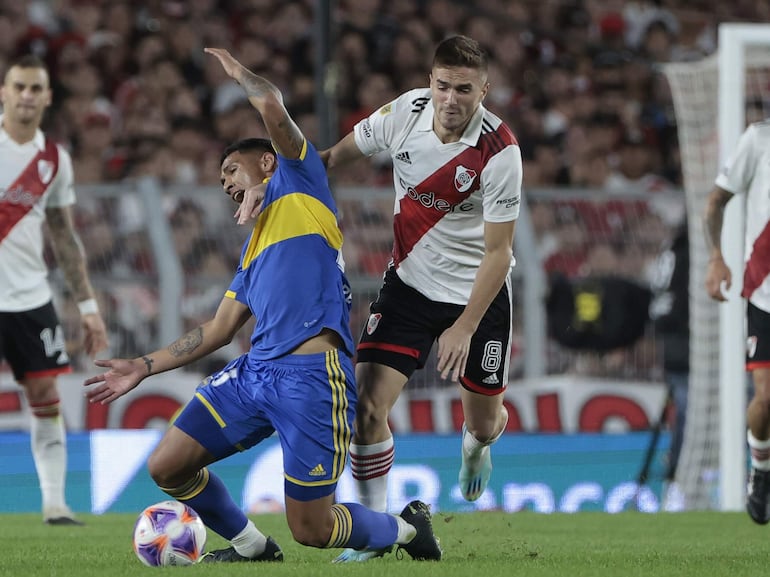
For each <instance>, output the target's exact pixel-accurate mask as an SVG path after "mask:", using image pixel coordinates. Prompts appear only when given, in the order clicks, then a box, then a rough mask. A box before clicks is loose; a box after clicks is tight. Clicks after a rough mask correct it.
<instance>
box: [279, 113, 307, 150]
mask: <svg viewBox="0 0 770 577" xmlns="http://www.w3.org/2000/svg"><path fill="white" fill-rule="evenodd" d="M278 130H280V131H281V132H282V133H283V135H284V137H285V138H283V139H281V144H282V145H283V148H284V149H283V150H281V152H282V153H283V154H284V156H287V157H288V158H295V157H298V156H299V155H300V153H301V152H302V145H303V144H304V143H305V137H304V136H302V133H301V132H300V131H299V129H298V128H297V125H296V124H294V121H293V120H292V119H291V117H289V114H288V113H286V114H284V116H283V118H281V119H280V120H279V121H278Z"/></svg>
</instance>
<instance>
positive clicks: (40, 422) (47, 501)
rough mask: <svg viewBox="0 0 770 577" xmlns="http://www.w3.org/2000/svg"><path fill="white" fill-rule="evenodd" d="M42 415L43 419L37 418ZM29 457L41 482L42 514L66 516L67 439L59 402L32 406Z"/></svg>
mask: <svg viewBox="0 0 770 577" xmlns="http://www.w3.org/2000/svg"><path fill="white" fill-rule="evenodd" d="M40 413H45V416H42V415H40ZM30 433H31V444H32V457H33V459H34V461H35V468H36V469H37V477H38V480H39V482H40V492H41V494H42V498H43V512H44V514H46V515H48V514H49V512H51V513H50V515H51V516H61V515H67V514H69V509H68V508H67V503H66V501H65V500H64V480H65V476H66V471H67V437H66V435H65V433H64V420H63V419H62V417H61V415H60V414H59V403H58V402H57V403H55V405H46V406H45V407H39V408H35V407H32V422H31V428H30Z"/></svg>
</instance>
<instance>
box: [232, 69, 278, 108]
mask: <svg viewBox="0 0 770 577" xmlns="http://www.w3.org/2000/svg"><path fill="white" fill-rule="evenodd" d="M240 83H241V86H243V89H244V90H245V91H246V94H248V95H249V97H254V98H264V97H265V96H267V95H268V94H272V95H274V96H275V97H276V98H278V100H279V101H281V102H282V101H283V97H282V96H281V91H280V90H278V87H277V86H276V85H275V84H273V83H272V82H270V81H269V80H268V79H266V78H262V77H261V76H257V75H256V74H254V73H252V72H249V71H248V70H246V69H244V70H243V72H242V74H241V79H240Z"/></svg>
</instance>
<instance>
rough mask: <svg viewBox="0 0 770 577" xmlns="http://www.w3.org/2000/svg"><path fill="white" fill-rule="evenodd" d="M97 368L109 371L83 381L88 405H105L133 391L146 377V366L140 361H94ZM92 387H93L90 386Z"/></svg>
mask: <svg viewBox="0 0 770 577" xmlns="http://www.w3.org/2000/svg"><path fill="white" fill-rule="evenodd" d="M94 364H95V365H96V366H97V367H107V368H109V370H108V371H107V372H106V373H102V374H101V375H96V376H95V377H91V378H90V379H86V380H85V381H83V386H84V387H91V388H90V389H88V390H86V398H87V399H88V402H89V403H99V404H101V405H107V404H109V403H111V402H112V401H114V400H115V399H118V398H120V397H122V396H123V395H125V394H126V393H127V392H129V391H130V390H132V389H134V388H135V387H136V386H137V385H138V384H139V383H140V382H141V380H142V379H143V378H144V377H145V376H147V366H146V365H145V364H144V363H143V362H142V361H141V360H140V359H133V360H128V359H107V360H96V361H94ZM92 385H93V386H92Z"/></svg>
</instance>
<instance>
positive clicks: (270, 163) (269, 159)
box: [260, 152, 278, 174]
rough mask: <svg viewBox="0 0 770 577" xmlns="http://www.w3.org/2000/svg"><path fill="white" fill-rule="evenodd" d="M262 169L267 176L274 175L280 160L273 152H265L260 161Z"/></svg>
mask: <svg viewBox="0 0 770 577" xmlns="http://www.w3.org/2000/svg"><path fill="white" fill-rule="evenodd" d="M260 164H261V165H262V166H261V168H262V170H263V171H264V172H265V173H266V174H273V173H274V172H275V169H276V166H277V165H278V159H277V158H276V156H275V154H273V153H272V152H263V153H262V158H261V160H260Z"/></svg>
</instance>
